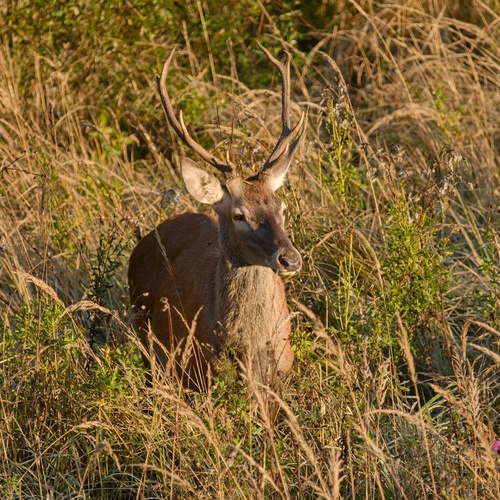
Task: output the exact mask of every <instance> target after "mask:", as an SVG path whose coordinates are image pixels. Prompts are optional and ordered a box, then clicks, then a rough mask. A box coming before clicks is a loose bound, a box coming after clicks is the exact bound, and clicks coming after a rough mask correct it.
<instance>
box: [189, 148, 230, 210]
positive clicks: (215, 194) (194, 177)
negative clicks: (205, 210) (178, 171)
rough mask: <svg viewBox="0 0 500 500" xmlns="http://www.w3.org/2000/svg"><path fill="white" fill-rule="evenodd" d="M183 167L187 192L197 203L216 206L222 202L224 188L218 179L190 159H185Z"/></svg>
mask: <svg viewBox="0 0 500 500" xmlns="http://www.w3.org/2000/svg"><path fill="white" fill-rule="evenodd" d="M181 166H182V177H183V178H184V182H185V184H186V187H187V190H188V191H189V193H190V194H191V196H193V197H194V198H195V199H196V201H199V202H200V203H208V204H210V205H214V204H215V203H218V202H219V201H221V200H222V197H223V196H224V187H223V186H222V184H221V183H220V182H219V180H218V179H217V178H216V177H214V176H213V175H212V174H210V173H208V172H206V171H205V170H203V169H201V168H199V167H198V166H197V165H196V163H195V162H194V161H193V160H190V159H189V158H183V159H182V161H181Z"/></svg>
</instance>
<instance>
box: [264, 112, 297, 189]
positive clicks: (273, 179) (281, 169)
mask: <svg viewBox="0 0 500 500" xmlns="http://www.w3.org/2000/svg"><path fill="white" fill-rule="evenodd" d="M305 125H306V114H305V113H302V116H301V117H300V121H299V123H297V125H296V126H295V127H294V128H293V130H292V131H291V132H290V134H289V135H288V136H287V137H285V139H284V140H283V142H282V143H281V145H280V144H279V143H278V146H277V147H276V149H275V151H273V153H272V154H271V156H270V158H269V160H268V162H269V163H270V165H269V167H267V168H264V171H265V172H266V173H267V174H268V181H267V182H268V184H269V187H270V188H271V189H272V190H273V191H276V190H277V189H279V188H280V187H281V186H282V185H283V181H284V180H285V177H286V174H287V172H288V167H289V166H290V163H291V162H292V159H293V155H294V154H295V151H296V150H297V147H298V146H299V144H300V143H301V142H302V138H303V137H304V135H305V132H306V127H305ZM280 149H281V151H280Z"/></svg>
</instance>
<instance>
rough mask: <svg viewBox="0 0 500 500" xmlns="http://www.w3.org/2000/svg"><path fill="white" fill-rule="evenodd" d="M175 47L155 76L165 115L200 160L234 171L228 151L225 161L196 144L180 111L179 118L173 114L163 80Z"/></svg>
mask: <svg viewBox="0 0 500 500" xmlns="http://www.w3.org/2000/svg"><path fill="white" fill-rule="evenodd" d="M174 53H175V48H173V49H172V52H170V55H169V56H168V59H167V60H166V62H165V64H164V66H163V71H162V72H161V77H160V78H158V77H157V78H156V83H157V84H158V91H159V92H160V98H161V103H162V105H163V110H164V111H165V115H166V116H167V120H168V122H169V123H170V125H171V126H172V128H173V129H174V130H175V133H176V134H177V135H178V136H179V138H180V139H181V140H182V142H184V144H186V146H188V147H189V148H191V149H192V150H193V151H194V152H195V153H196V154H197V155H198V156H199V157H200V158H201V159H202V160H204V161H206V162H207V163H208V164H209V165H212V166H213V167H215V168H217V169H218V170H220V171H221V172H224V173H234V172H235V170H236V167H235V166H234V164H233V163H231V161H230V160H229V152H228V153H227V155H226V163H224V162H223V161H222V160H220V159H219V158H217V157H216V156H214V155H213V154H211V153H209V152H208V151H207V150H206V149H205V148H204V147H202V146H201V145H200V144H198V143H197V142H196V141H195V140H194V139H193V138H192V137H191V136H190V135H189V132H188V131H187V128H186V125H184V121H183V119H182V111H181V112H180V113H179V120H177V117H176V116H175V112H174V108H173V107H172V103H171V102H170V97H169V96H168V92H167V87H166V85H165V82H166V80H167V74H168V69H169V66H170V62H171V61H172V58H173V57H174Z"/></svg>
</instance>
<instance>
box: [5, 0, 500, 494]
mask: <svg viewBox="0 0 500 500" xmlns="http://www.w3.org/2000/svg"><path fill="white" fill-rule="evenodd" d="M305 4H307V5H305ZM499 12H500V6H499V3H498V0H484V1H480V0H473V1H465V0H463V1H452V0H446V1H435V0H406V1H405V2H398V1H395V2H392V3H390V2H376V1H373V0H357V1H356V0H340V1H333V0H311V1H308V2H304V5H302V2H296V1H292V0H290V1H288V0H240V1H235V0H226V1H225V2H219V1H217V2H212V1H210V0H185V1H181V0H171V1H168V0H163V1H160V0H130V1H126V2H122V1H117V0H95V1H92V2H89V1H86V0H75V1H72V2H65V1H63V0H50V1H46V0H4V2H3V3H2V4H1V5H0V33H1V35H0V36H1V41H0V349H1V352H0V497H1V498H6V499H8V498H43V499H55V498H75V499H76V498H95V499H102V498H113V499H115V498H116V499H122V498H123V499H125V498H127V499H128V498H197V497H200V498H282V497H283V498H369V499H372V498H408V499H415V498H447V499H452V498H453V499H459V498H460V499H462V498H463V499H465V498H467V499H470V498H481V499H490V498H491V499H497V498H500V478H499V469H498V468H499V457H498V456H497V455H495V454H494V453H493V451H492V443H493V442H494V441H495V439H497V438H498V436H499V434H500V415H499V411H500V377H499V367H500V351H499V343H500V317H499V311H500V309H499V306H500V303H499V302H500V272H499V271H500V270H499V257H500V255H499V252H500V237H499V222H500V221H499V208H498V197H499V188H500V186H499V161H498V160H499V156H498V146H499V144H500V135H499V127H498V124H499V123H500V92H499V83H500V59H499V58H500V50H499V37H498V34H499V23H500V15H499ZM256 40H259V41H260V42H261V43H263V44H265V45H266V46H267V47H269V48H270V50H272V51H273V52H274V53H275V54H277V55H281V53H282V52H281V51H282V48H283V47H285V48H286V49H287V50H289V51H290V52H291V53H292V54H293V69H292V79H293V99H294V101H295V103H296V105H294V108H293V112H294V116H295V119H296V118H297V117H298V116H299V109H304V108H308V109H309V126H308V133H307V137H306V141H305V144H304V146H303V147H302V150H301V152H300V153H299V154H298V160H299V161H298V162H296V163H295V164H294V166H293V168H292V172H291V174H290V176H289V183H288V185H287V186H286V188H285V189H283V190H282V193H281V194H282V196H283V197H284V198H285V199H286V200H287V203H288V206H289V208H290V215H289V225H290V228H291V232H292V234H293V238H294V241H295V244H296V246H297V247H298V248H299V249H300V251H301V253H302V256H303V258H304V268H303V270H302V272H301V273H300V274H299V275H298V276H296V277H294V278H293V279H291V280H289V282H288V283H287V287H288V292H289V294H288V295H289V299H290V304H291V307H292V308H293V310H294V311H296V316H295V319H294V322H295V324H294V337H293V345H294V350H295V352H296V363H295V365H294V368H293V370H292V373H291V374H290V376H289V377H288V378H287V380H286V383H285V387H284V392H283V399H282V401H281V403H280V404H281V406H282V410H281V412H280V415H279V418H278V422H277V424H276V426H275V428H274V430H272V429H271V428H270V426H269V424H268V423H266V422H263V421H261V420H260V419H258V418H257V417H255V416H252V415H253V414H254V413H253V412H252V411H251V408H250V407H251V406H252V402H251V400H250V401H249V399H248V397H247V395H246V392H245V387H244V386H242V387H226V386H225V384H224V381H217V382H216V384H215V385H214V387H213V390H212V391H211V392H210V394H198V395H196V394H194V395H186V394H184V393H183V391H182V389H180V388H179V387H178V386H177V385H176V384H174V383H172V382H167V383H166V384H163V383H157V384H155V385H154V387H153V388H152V389H150V390H146V389H145V388H144V374H143V370H142V366H141V363H140V356H139V347H138V344H137V341H136V340H135V338H134V334H133V326H132V319H133V318H132V315H131V313H130V310H129V304H128V298H127V295H128V293H127V285H126V267H127V258H128V255H129V254H130V251H131V249H132V248H133V246H134V244H135V242H136V234H137V233H139V232H140V231H141V230H142V231H148V230H150V229H152V228H153V227H154V226H155V225H156V224H157V223H159V222H160V221H161V220H163V219H165V218H166V217H167V216H169V215H171V214H173V213H179V212H183V211H186V210H202V209H203V207H197V206H194V203H193V200H192V199H190V197H189V196H187V195H186V193H185V190H184V187H183V185H182V182H181V178H180V176H179V170H178V166H179V159H180V158H181V157H182V156H183V155H185V154H186V151H185V150H184V147H183V146H182V144H181V143H180V141H179V140H178V139H177V138H176V137H175V136H174V134H173V133H172V131H171V130H170V129H168V127H167V125H166V122H165V119H164V116H163V111H162V110H161V107H160V105H159V99H158V96H157V93H156V84H155V76H156V75H157V74H158V73H159V71H160V69H161V67H162V64H163V62H164V60H165V58H166V56H167V54H168V52H169V50H170V49H171V47H173V46H174V45H175V46H177V47H178V51H177V55H176V60H175V64H174V67H173V68H172V70H171V76H170V77H169V89H170V95H171V97H172V100H173V102H174V105H175V106H176V107H177V109H181V108H182V110H183V113H184V116H185V119H186V122H187V123H188V124H189V125H188V126H189V127H190V130H191V131H192V133H193V134H194V135H195V136H197V138H198V140H199V141H201V142H202V143H203V144H204V145H205V146H206V147H207V148H209V149H211V150H213V151H214V152H215V153H216V154H219V155H223V154H224V153H225V151H226V150H227V149H230V150H231V152H232V156H233V158H234V159H235V160H237V161H240V162H241V164H242V165H244V167H245V168H247V169H251V168H257V167H258V166H259V162H260V161H262V160H263V159H264V157H265V156H266V153H268V152H269V149H270V148H271V147H272V145H273V140H275V139H276V138H277V137H278V135H279V128H280V115H279V105H280V101H279V92H280V88H279V78H278V75H277V73H276V71H275V69H274V68H272V67H270V65H269V63H268V62H267V61H266V60H265V57H264V56H263V54H262V53H261V52H260V51H259V50H258V47H257V45H256Z"/></svg>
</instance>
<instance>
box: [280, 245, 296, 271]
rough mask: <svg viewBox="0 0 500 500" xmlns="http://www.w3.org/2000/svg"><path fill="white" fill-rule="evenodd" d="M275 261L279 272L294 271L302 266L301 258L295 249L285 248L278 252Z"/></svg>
mask: <svg viewBox="0 0 500 500" xmlns="http://www.w3.org/2000/svg"><path fill="white" fill-rule="evenodd" d="M276 263H277V265H278V271H279V272H281V273H286V274H288V273H296V272H297V271H298V270H299V269H300V268H301V266H302V258H301V257H300V254H299V252H297V250H295V248H294V249H292V250H286V251H282V252H280V253H278V256H277V259H276Z"/></svg>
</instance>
